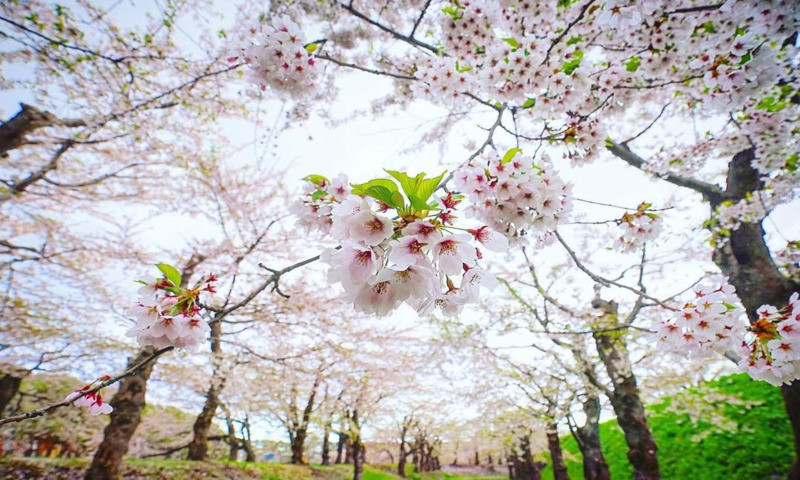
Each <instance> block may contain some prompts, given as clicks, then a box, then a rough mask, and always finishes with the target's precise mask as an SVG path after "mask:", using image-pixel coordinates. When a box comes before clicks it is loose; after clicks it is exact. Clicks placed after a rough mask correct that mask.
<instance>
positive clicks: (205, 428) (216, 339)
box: [188, 322, 225, 460]
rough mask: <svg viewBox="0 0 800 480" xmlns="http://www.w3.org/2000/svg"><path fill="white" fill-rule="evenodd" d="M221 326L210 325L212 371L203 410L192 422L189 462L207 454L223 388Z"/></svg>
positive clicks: (218, 324)
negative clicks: (192, 432)
mask: <svg viewBox="0 0 800 480" xmlns="http://www.w3.org/2000/svg"><path fill="white" fill-rule="evenodd" d="M221 343H222V324H221V323H220V322H214V323H212V324H211V354H212V356H213V362H214V370H213V373H212V374H211V385H210V386H209V387H208V392H207V393H206V401H205V403H204V404H203V410H202V411H201V412H200V415H198V416H197V419H196V420H195V421H194V428H193V430H194V436H193V437H192V443H190V444H189V453H188V459H189V460H205V459H206V455H207V453H208V432H209V430H210V429H211V422H213V420H214V416H215V415H216V413H217V407H218V406H219V395H220V393H221V392H222V389H223V388H225V378H224V376H223V374H222V372H221V371H220V367H221V364H220V362H222V345H221Z"/></svg>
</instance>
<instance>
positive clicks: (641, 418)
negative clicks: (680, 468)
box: [592, 298, 661, 480]
mask: <svg viewBox="0 0 800 480" xmlns="http://www.w3.org/2000/svg"><path fill="white" fill-rule="evenodd" d="M592 306H593V307H594V308H599V309H601V310H602V312H603V315H602V316H601V317H600V318H599V319H598V320H597V322H596V324H597V328H598V329H608V328H613V327H615V326H618V324H619V319H618V312H617V304H616V303H615V302H613V301H611V302H607V301H605V300H601V299H600V298H595V299H594V300H593V301H592ZM593 336H594V339H595V343H596V344H597V352H598V353H599V354H600V360H602V362H603V365H605V367H606V371H607V372H608V377H609V378H610V379H611V383H612V384H613V386H614V390H613V391H612V392H611V394H610V395H609V400H611V405H612V406H613V407H614V412H615V413H616V414H617V421H618V423H619V426H620V428H621V429H622V431H623V433H624V434H625V442H626V443H627V444H628V461H630V463H631V466H632V467H633V478H634V480H658V479H660V478H661V474H660V473H659V468H658V454H657V451H658V448H657V447H656V442H655V440H654V439H653V434H652V432H651V431H650V426H649V425H648V423H647V416H646V414H645V411H644V405H643V404H642V400H641V398H639V389H638V386H637V385H636V377H635V376H634V375H633V370H632V369H631V363H630V358H629V355H628V348H627V342H626V341H625V337H624V336H623V334H621V333H620V332H618V331H613V332H595V333H594V334H593Z"/></svg>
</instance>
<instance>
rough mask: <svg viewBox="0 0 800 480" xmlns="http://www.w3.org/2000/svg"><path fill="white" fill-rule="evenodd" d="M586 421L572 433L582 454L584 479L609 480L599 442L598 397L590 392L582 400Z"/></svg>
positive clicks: (606, 465)
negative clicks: (584, 399)
mask: <svg viewBox="0 0 800 480" xmlns="http://www.w3.org/2000/svg"><path fill="white" fill-rule="evenodd" d="M583 413H584V414H585V415H586V423H585V424H584V425H583V426H582V427H577V428H576V429H575V430H573V431H572V433H573V434H574V436H575V440H576V443H577V444H578V447H579V448H580V450H581V455H583V478H584V480H610V478H611V474H610V473H609V471H608V463H606V459H605V457H604V456H603V449H602V447H601V444H600V399H599V398H598V396H597V395H592V394H590V395H589V396H588V398H587V399H586V401H584V402H583Z"/></svg>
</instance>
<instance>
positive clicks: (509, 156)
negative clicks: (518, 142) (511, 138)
mask: <svg viewBox="0 0 800 480" xmlns="http://www.w3.org/2000/svg"><path fill="white" fill-rule="evenodd" d="M518 153H522V149H521V148H512V149H511V150H509V151H507V152H506V154H505V155H503V160H501V161H500V165H505V164H506V163H508V162H510V161H511V160H514V157H516V156H517V154H518Z"/></svg>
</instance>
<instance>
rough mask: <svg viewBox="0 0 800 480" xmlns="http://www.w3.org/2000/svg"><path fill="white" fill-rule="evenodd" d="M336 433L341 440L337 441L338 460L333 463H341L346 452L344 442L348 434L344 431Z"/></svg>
mask: <svg viewBox="0 0 800 480" xmlns="http://www.w3.org/2000/svg"><path fill="white" fill-rule="evenodd" d="M336 435H337V436H338V437H339V440H338V441H337V442H336V461H335V462H333V463H335V464H336V465H339V464H340V463H342V456H343V454H344V444H345V441H346V440H345V439H346V438H347V436H346V435H345V434H344V433H342V432H338V433H337V434H336Z"/></svg>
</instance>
